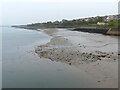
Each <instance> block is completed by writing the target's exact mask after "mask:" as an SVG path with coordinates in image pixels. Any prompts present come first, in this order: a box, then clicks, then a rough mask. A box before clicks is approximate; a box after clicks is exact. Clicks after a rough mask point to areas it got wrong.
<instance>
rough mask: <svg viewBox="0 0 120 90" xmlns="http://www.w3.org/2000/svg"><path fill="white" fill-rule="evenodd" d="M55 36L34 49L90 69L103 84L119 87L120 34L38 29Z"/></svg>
mask: <svg viewBox="0 0 120 90" xmlns="http://www.w3.org/2000/svg"><path fill="white" fill-rule="evenodd" d="M38 30H39V31H42V32H44V33H46V34H48V35H50V36H52V37H53V38H52V39H51V40H50V42H48V43H46V44H44V45H40V46H38V47H37V48H36V50H35V52H36V53H37V54H38V55H39V57H40V58H47V59H49V60H51V61H55V62H63V63H66V64H69V65H71V66H74V67H76V68H79V69H80V70H83V71H84V72H87V73H88V75H90V76H91V77H92V78H94V79H95V81H96V83H97V84H98V85H99V87H100V88H117V87H118V55H119V54H118V52H119V51H118V37H117V36H107V35H102V34H92V33H85V32H78V31H70V30H67V29H38Z"/></svg>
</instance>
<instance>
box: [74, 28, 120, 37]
mask: <svg viewBox="0 0 120 90" xmlns="http://www.w3.org/2000/svg"><path fill="white" fill-rule="evenodd" d="M73 31H82V32H89V33H100V34H105V35H118V36H120V32H119V30H118V29H111V28H110V29H99V28H76V29H73Z"/></svg>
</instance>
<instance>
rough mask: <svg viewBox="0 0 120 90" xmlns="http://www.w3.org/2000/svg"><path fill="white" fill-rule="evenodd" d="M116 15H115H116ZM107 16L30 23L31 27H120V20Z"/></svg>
mask: <svg viewBox="0 0 120 90" xmlns="http://www.w3.org/2000/svg"><path fill="white" fill-rule="evenodd" d="M114 16H115V15H114ZM106 17H107V16H102V17H100V16H97V17H90V18H83V19H74V20H66V19H63V20H62V21H55V22H51V21H49V22H44V23H34V24H28V25H27V26H29V27H39V28H80V27H81V26H82V27H83V26H89V27H90V26H92V27H98V28H110V27H112V28H118V27H120V21H119V20H109V21H108V20H107V19H106ZM98 22H104V23H107V24H105V25H98V24H97V23H98Z"/></svg>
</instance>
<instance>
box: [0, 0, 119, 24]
mask: <svg viewBox="0 0 120 90" xmlns="http://www.w3.org/2000/svg"><path fill="white" fill-rule="evenodd" d="M96 1H97V0H96ZM96 1H95V0H91V1H90V0H89V2H88V1H87V0H85V1H84V0H66V1H65V0H64V1H62V0H61V1H58V2H57V0H56V1H55V0H51V1H50V0H49V1H47V0H46V1H44V0H39V1H36V0H30V1H28V0H26V1H25V0H24V1H19V2H17V1H4V2H1V5H2V12H1V15H2V17H1V19H2V25H18V24H28V23H37V22H45V21H56V20H62V19H77V18H84V17H91V16H98V15H100V16H101V15H102V16H104V15H112V14H117V13H118V1H117V0H106V1H105V0H100V2H99V1H98V2H96Z"/></svg>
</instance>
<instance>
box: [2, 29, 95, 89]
mask: <svg viewBox="0 0 120 90" xmlns="http://www.w3.org/2000/svg"><path fill="white" fill-rule="evenodd" d="M2 31H3V34H2V35H3V38H2V41H3V42H2V45H3V46H2V49H3V50H2V65H3V66H2V67H3V68H2V70H3V71H2V75H3V76H2V87H3V88H75V87H76V88H78V87H80V88H84V87H85V88H86V87H89V88H90V87H97V86H96V85H95V82H92V78H91V77H89V76H88V75H87V74H86V73H85V72H82V71H81V70H80V69H77V68H75V67H73V66H69V65H67V64H64V63H61V62H52V61H51V60H47V59H40V58H39V57H38V56H37V55H36V54H35V53H34V49H35V47H37V45H40V44H44V43H47V42H48V41H49V40H50V39H51V37H50V36H47V35H46V34H44V33H42V32H38V31H32V30H25V29H16V28H11V27H4V28H3V30H2Z"/></svg>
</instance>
